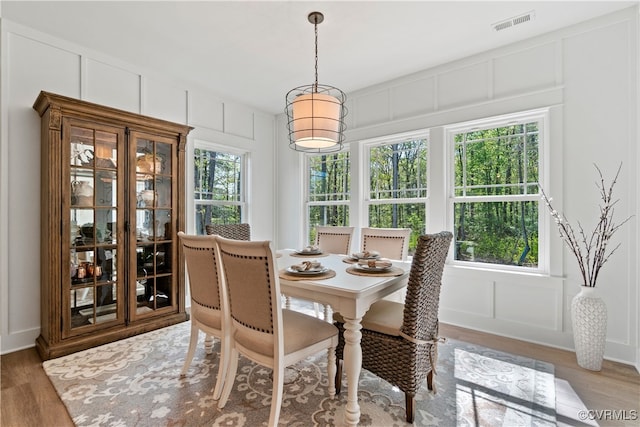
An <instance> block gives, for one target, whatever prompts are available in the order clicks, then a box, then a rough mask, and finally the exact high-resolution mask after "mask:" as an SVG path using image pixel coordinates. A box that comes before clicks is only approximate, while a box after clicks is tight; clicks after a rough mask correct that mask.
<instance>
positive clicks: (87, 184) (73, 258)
mask: <svg viewBox="0 0 640 427" xmlns="http://www.w3.org/2000/svg"><path fill="white" fill-rule="evenodd" d="M63 138H64V143H63V147H64V148H63V153H64V155H65V156H66V158H67V159H68V164H69V167H68V168H65V169H64V170H65V174H68V175H67V177H66V179H65V180H63V182H67V185H68V194H69V197H65V198H64V200H63V212H64V210H66V211H67V212H68V214H67V215H66V217H67V220H66V221H63V230H65V231H64V234H63V236H68V240H67V238H65V239H63V241H68V244H67V245H63V246H64V249H63V254H62V256H63V264H62V265H66V266H68V267H67V268H66V269H63V272H62V277H63V284H64V283H66V284H67V286H65V287H64V288H65V289H63V301H62V302H63V310H64V316H63V322H64V326H63V335H64V336H71V335H76V334H80V333H85V332H86V331H87V329H94V328H96V327H103V326H112V325H114V324H122V323H124V322H125V318H124V317H125V316H124V303H123V301H124V288H123V280H121V279H122V276H120V277H119V273H120V274H122V273H121V272H122V267H121V264H119V262H118V255H119V253H120V251H121V250H122V247H123V245H122V243H123V242H122V241H121V236H122V235H123V233H122V230H121V224H122V218H123V215H124V212H122V211H121V209H122V208H121V207H122V206H123V201H124V197H123V195H122V188H121V187H122V180H121V179H120V178H121V177H122V176H124V174H123V173H122V172H120V171H119V169H118V163H119V162H118V157H119V155H120V151H121V147H123V146H124V145H123V144H124V142H123V140H124V132H123V130H122V129H120V128H111V127H107V126H99V125H92V124H91V123H86V122H81V121H73V120H67V121H65V123H64V124H63ZM64 295H67V298H68V299H67V298H65V296H64Z"/></svg>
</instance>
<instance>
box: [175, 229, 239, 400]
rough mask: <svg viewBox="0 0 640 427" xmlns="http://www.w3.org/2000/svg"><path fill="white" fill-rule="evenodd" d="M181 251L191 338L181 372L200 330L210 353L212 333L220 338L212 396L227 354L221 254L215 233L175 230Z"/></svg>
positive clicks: (183, 373)
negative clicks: (195, 233) (195, 234)
mask: <svg viewBox="0 0 640 427" xmlns="http://www.w3.org/2000/svg"><path fill="white" fill-rule="evenodd" d="M178 236H179V238H180V242H181V243H182V248H183V252H184V259H185V263H186V266H187V274H188V276H189V289H190V294H191V308H190V311H191V337H190V338H189V349H188V350H187V356H186V358H185V361H184V365H183V367H182V371H181V373H180V376H181V377H184V376H186V374H187V371H188V369H189V365H191V361H192V360H193V354H194V351H195V349H196V346H197V344H198V337H199V331H202V332H204V333H205V334H206V338H205V349H206V352H207V353H211V352H212V349H213V338H212V336H215V337H218V338H219V339H220V361H219V362H220V363H219V366H218V377H217V379H216V386H215V389H214V391H213V398H214V399H219V398H220V395H221V394H222V385H223V384H224V379H225V373H226V372H227V367H228V363H229V354H230V350H229V349H230V345H229V341H230V325H231V321H230V318H229V310H228V303H227V297H226V290H225V288H224V286H223V284H222V275H221V273H222V271H221V269H220V256H219V251H218V245H217V237H216V236H191V235H186V234H185V233H184V232H182V231H180V232H178Z"/></svg>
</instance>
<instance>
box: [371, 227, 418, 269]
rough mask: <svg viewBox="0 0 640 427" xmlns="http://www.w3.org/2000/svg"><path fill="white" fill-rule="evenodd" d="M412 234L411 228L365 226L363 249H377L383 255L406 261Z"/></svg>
mask: <svg viewBox="0 0 640 427" xmlns="http://www.w3.org/2000/svg"><path fill="white" fill-rule="evenodd" d="M410 235H411V229H410V228H370V227H363V228H362V230H361V238H360V239H361V241H362V246H361V247H362V251H363V252H365V251H377V252H379V253H380V256H381V257H384V258H391V259H398V260H402V261H406V260H407V254H408V251H409V236H410Z"/></svg>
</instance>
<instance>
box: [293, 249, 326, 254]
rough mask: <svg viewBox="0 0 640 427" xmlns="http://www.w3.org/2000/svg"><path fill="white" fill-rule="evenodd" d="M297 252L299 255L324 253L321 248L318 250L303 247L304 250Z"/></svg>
mask: <svg viewBox="0 0 640 427" xmlns="http://www.w3.org/2000/svg"><path fill="white" fill-rule="evenodd" d="M296 253H297V254H298V255H320V254H322V251H321V250H320V249H318V250H316V251H305V250H304V249H303V250H300V251H296Z"/></svg>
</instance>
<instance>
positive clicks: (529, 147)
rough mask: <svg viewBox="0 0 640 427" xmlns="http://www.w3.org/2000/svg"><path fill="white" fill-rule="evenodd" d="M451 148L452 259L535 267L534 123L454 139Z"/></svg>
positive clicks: (536, 162)
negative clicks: (454, 243)
mask: <svg viewBox="0 0 640 427" xmlns="http://www.w3.org/2000/svg"><path fill="white" fill-rule="evenodd" d="M454 144H455V159H454V160H455V170H454V183H455V187H454V197H455V198H456V200H455V202H454V229H455V236H456V248H455V259H457V260H461V261H474V262H484V263H492V264H503V265H519V266H528V267H536V266H537V265H538V203H539V196H538V178H539V177H538V173H539V155H538V150H539V147H538V145H539V132H538V122H537V121H536V122H530V123H526V124H515V125H510V126H502V127H496V128H491V129H484V130H473V131H470V132H463V133H459V134H457V135H455V137H454ZM482 199H486V201H484V200H482Z"/></svg>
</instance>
